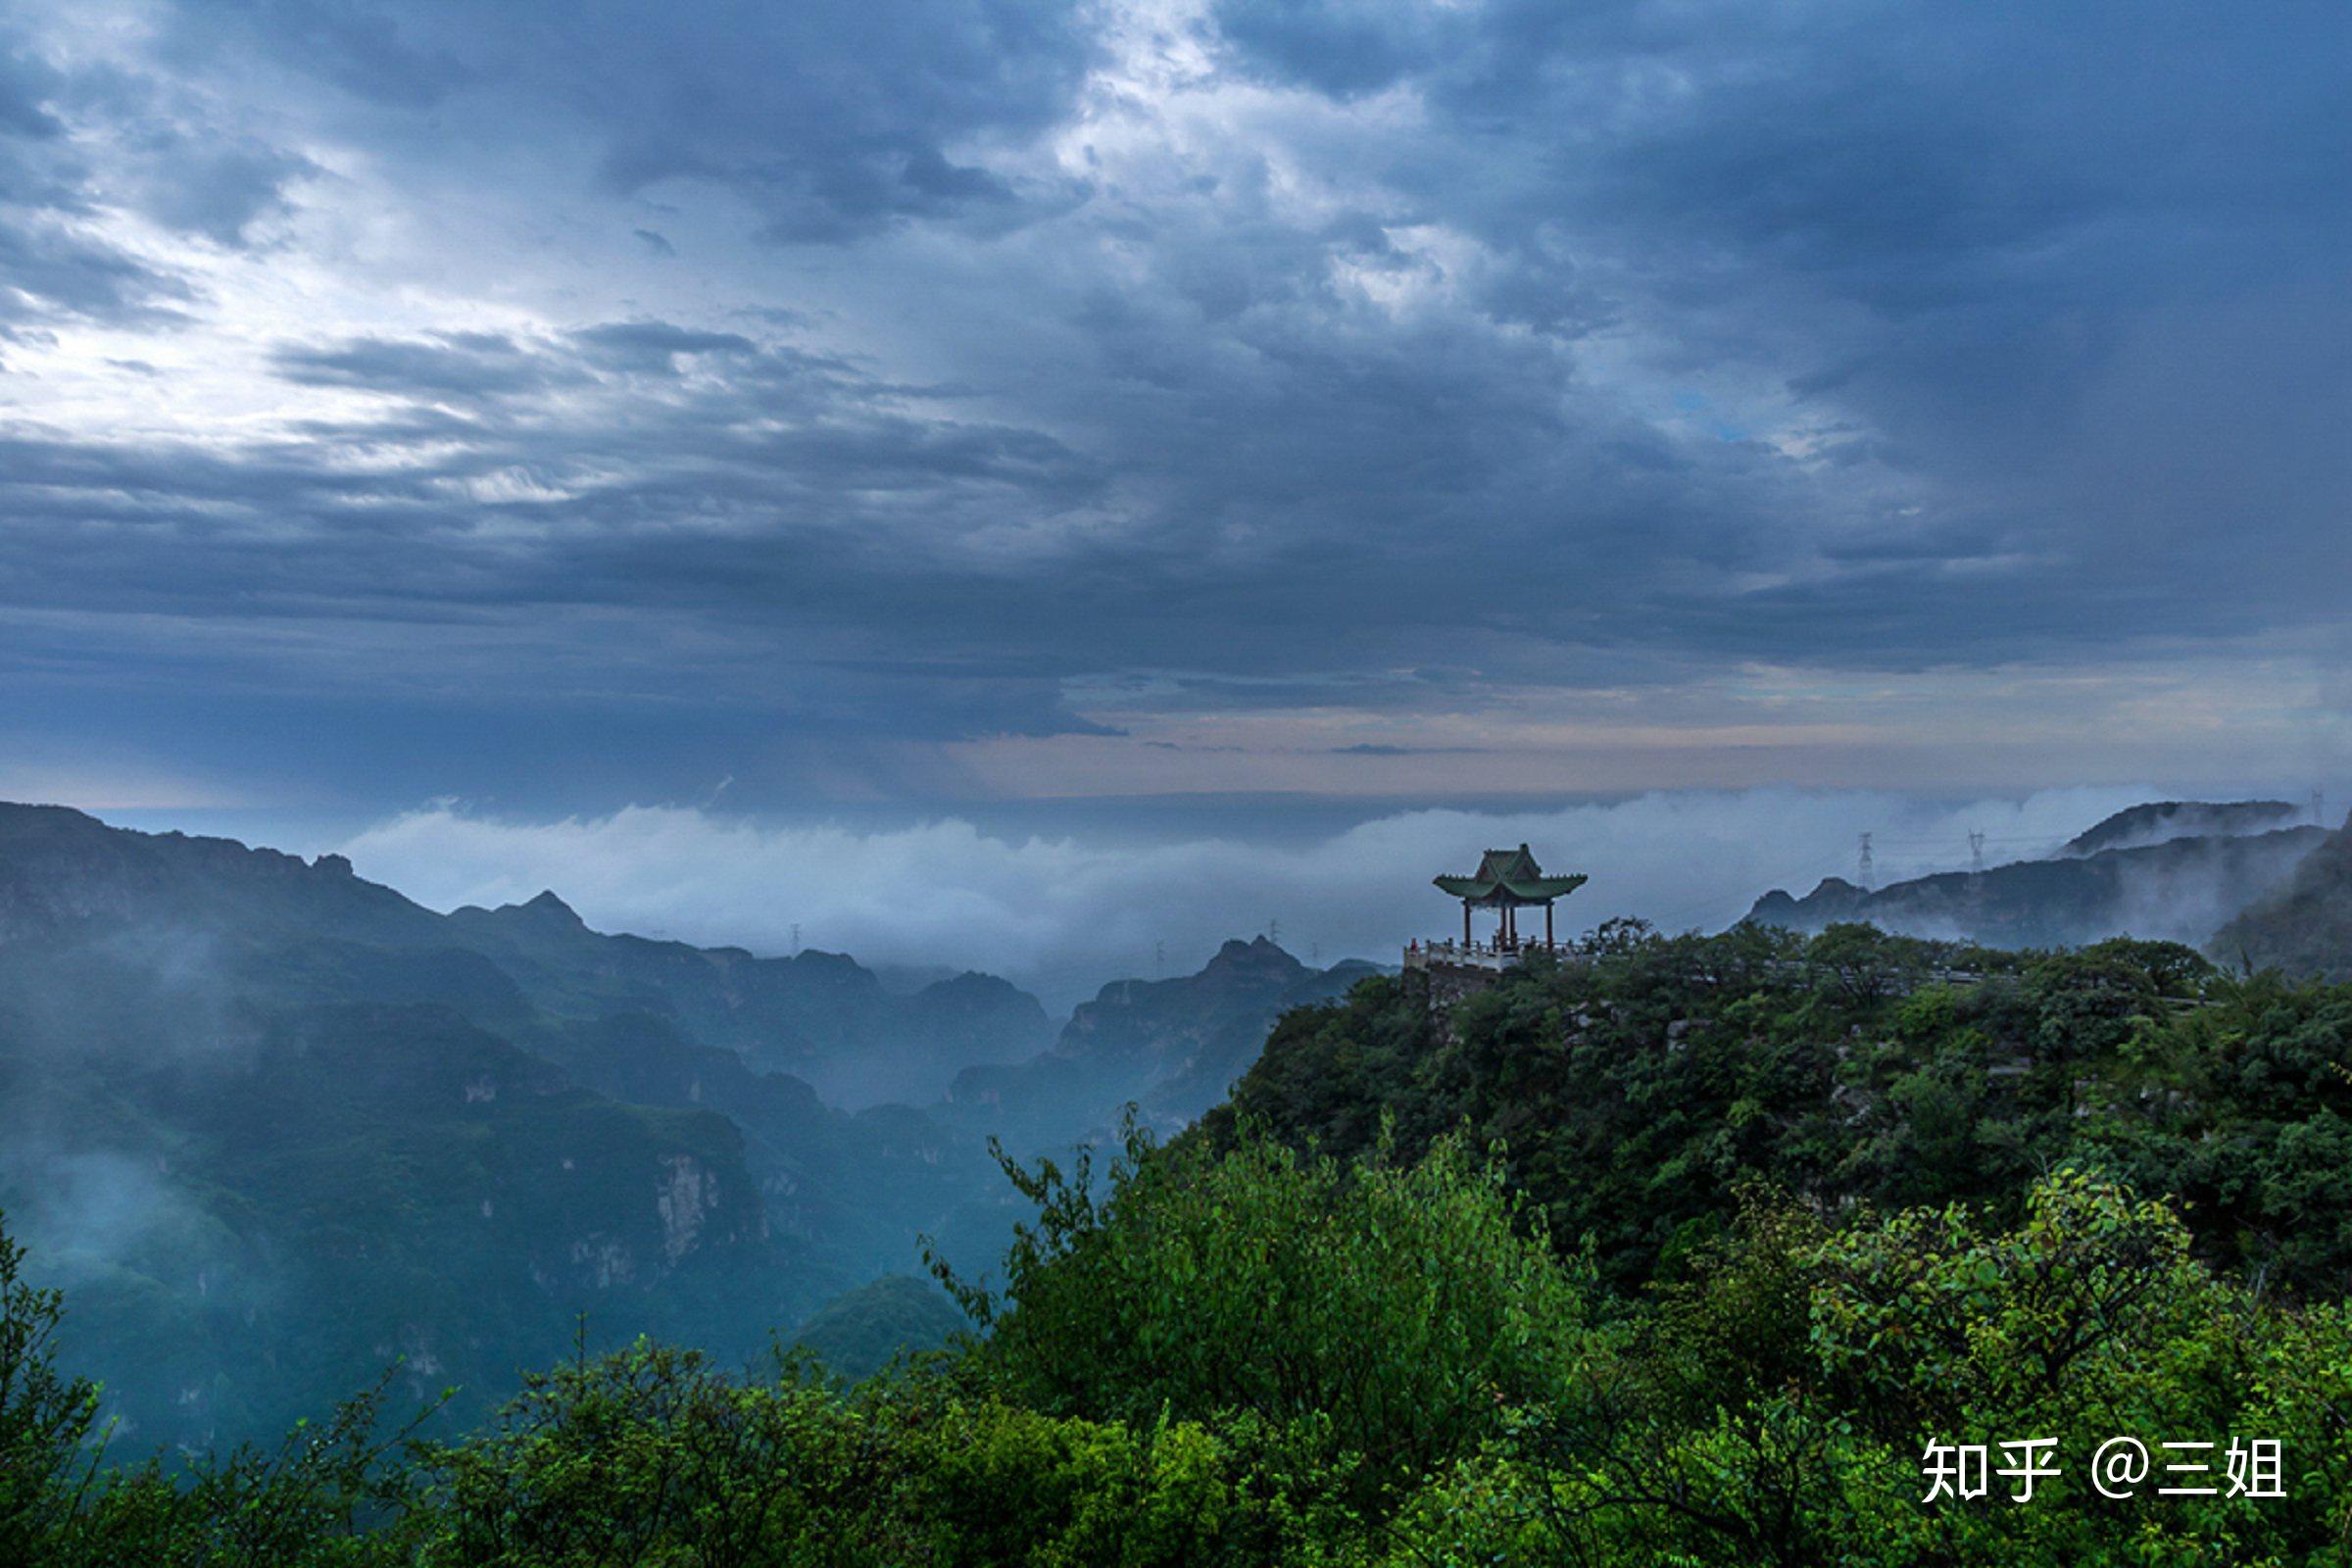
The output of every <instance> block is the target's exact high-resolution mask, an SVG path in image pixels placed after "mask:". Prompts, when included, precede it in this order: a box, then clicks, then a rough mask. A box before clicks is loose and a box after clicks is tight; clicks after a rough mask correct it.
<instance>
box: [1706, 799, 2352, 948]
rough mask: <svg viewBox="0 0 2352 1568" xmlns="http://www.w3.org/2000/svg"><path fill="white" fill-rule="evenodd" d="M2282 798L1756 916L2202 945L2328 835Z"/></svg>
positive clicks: (1765, 906)
mask: <svg viewBox="0 0 2352 1568" xmlns="http://www.w3.org/2000/svg"><path fill="white" fill-rule="evenodd" d="M2295 815H2296V809H2295V808H2293V807H2290V806H2288V805H2286V804H2285V803H2283V802H2278V801H2246V802H2229V803H2222V804H2213V803H2205V802H2180V801H2166V802H2157V803H2153V804H2150V805H2146V806H2137V807H2132V808H2131V809H2127V810H2124V811H2119V812H2116V813H2115V814H2114V815H2112V816H2109V817H2107V818H2106V819H2105V820H2103V821H2101V822H2099V823H2098V824H2096V825H2095V826H2093V827H2091V828H2090V829H2088V830H2087V831H2085V832H2083V833H2082V834H2080V835H2078V836H2077V837H2075V838H2074V839H2072V840H2070V841H2069V842H2068V843H2067V844H2066V845H2064V846H2063V847H2062V848H2061V849H2060V850H2059V851H2058V853H2057V855H2056V856H2054V857H2053V858H2048V859H2039V860H2017V861H2012V862H2010V863H2008V864H2006V865H1996V866H1991V867H1988V868H1986V869H1985V870H1984V871H1943V872H1937V873H1936V874H1934V875H1931V876H1924V877H1913V878H1910V879H1907V880H1904V881H1900V882H1893V883H1889V884H1888V885H1887V886H1886V887H1884V888H1878V889H1865V888H1861V887H1857V886H1856V885H1854V884H1853V883H1851V882H1848V881H1846V880H1844V879H1843V878H1841V877H1829V878H1825V879H1824V880H1823V881H1822V882H1821V883H1820V885H1819V886H1817V887H1815V888H1814V889H1813V891H1812V892H1811V893H1808V894H1807V895H1805V896H1804V897H1803V898H1801V899H1798V898H1792V897H1790V896H1789V894H1788V893H1787V892H1785V891H1783V890H1781V889H1778V888H1776V889H1774V890H1773V891H1771V892H1769V893H1767V894H1765V895H1764V896H1763V897H1762V898H1760V899H1758V900H1757V901H1756V902H1755V905H1754V906H1753V907H1751V908H1750V909H1749V910H1748V913H1747V916H1746V917H1747V918H1748V919H1750V920H1753V921H1755V922H1757V923H1758V924H1762V925H1775V926H1782V927H1786V928H1788V929H1789V930H1794V931H1803V932H1808V933H1818V932H1820V931H1822V930H1823V929H1825V928H1826V927H1828V926H1830V925H1833V924H1836V923H1838V922H1841V921H1864V922H1868V923H1869V924H1872V925H1876V926H1878V927H1880V928H1881V929H1883V930H1887V931H1892V932H1898V933H1901V934H1903V935H1906V936H1920V937H1934V938H1939V939H1945V940H1955V941H1968V942H1981V943H1984V944H1986V945H1988V946H1993V947H2007V948H2051V947H2082V946H2085V945H2087V944H2089V943H2092V942H2098V941H2101V940H2104V939H2105V938H2108V937H2113V936H2125V935H2130V936H2137V937H2148V938H2158V939H2164V940H2170V941H2177V942H2184V943H2187V944H2189V945H2190V946H2192V947H2193V946H2202V945H2203V944H2204V943H2205V942H2207V941H2208V940H2209V939H2210V938H2211V937H2212V936H2213V935H2214V933H2215V931H2216V930H2217V929H2218V928H2219V927H2220V926H2222V924H2223V923H2224V922H2225V921H2227V920H2229V919H2230V918H2231V917H2232V916H2233V915H2235V914H2236V913H2237V912H2238V911H2239V910H2241V909H2243V908H2245V907H2247V906H2248V905H2250V904H2253V903H2254V902H2256V901H2257V900H2259V899H2261V898H2263V897H2264V896H2265V895H2267V894H2269V893H2271V892H2272V891H2273V890H2274V889H2277V888H2278V887H2279V886H2281V885H2282V884H2283V883H2284V882H2285V881H2286V879H2287V878H2288V877H2289V876H2290V875H2292V874H2293V872H2294V870H2295V867H2296V866H2297V865H2298V864H2300V863H2301V862H2302V860H2303V858H2305V857H2306V856H2308V855H2310V854H2311V853H2312V852H2313V850H2314V849H2315V848H2317V847H2318V845H2319V844H2320V843H2321V842H2322V841H2323V840H2324V839H2325V838H2326V837H2327V832H2326V830H2325V829H2323V828H2320V827H2315V826H2284V827H2281V826H2266V824H2275V823H2278V822H2280V821H2290V822H2291V821H2292V819H2293V817H2294V816H2295Z"/></svg>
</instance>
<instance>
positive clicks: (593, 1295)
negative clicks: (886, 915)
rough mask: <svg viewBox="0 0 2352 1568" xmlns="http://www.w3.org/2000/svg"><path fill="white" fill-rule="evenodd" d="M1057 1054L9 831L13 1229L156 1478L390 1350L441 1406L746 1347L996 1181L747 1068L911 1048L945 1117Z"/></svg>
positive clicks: (6, 989)
mask: <svg viewBox="0 0 2352 1568" xmlns="http://www.w3.org/2000/svg"><path fill="white" fill-rule="evenodd" d="M909 1031H914V1032H917V1034H918V1038H915V1039H913V1040H911V1041H909V1039H908V1032H909ZM997 1031H1002V1033H1001V1034H999V1033H996V1032H997ZM1049 1033H1050V1031H1049V1030H1048V1029H1047V1027H1046V1025H1045V1020H1044V1015H1043V1012H1042V1010H1041V1009H1039V1008H1038V1005H1037V1004H1036V1002H1035V1000H1034V999H1031V998H1028V997H1026V996H1025V995H1023V994H1022V993H1019V992H1017V991H1014V990H1013V989H1012V988H1011V987H1009V986H1006V985H1005V984H1004V983H1003V982H1001V981H993V980H990V979H988V978H987V977H981V976H967V977H963V978H962V979H960V980H956V981H950V982H945V983H943V984H942V985H941V986H938V987H934V988H932V989H931V991H929V992H926V993H923V994H921V995H919V996H917V997H913V998H893V997H887V996H885V995H884V994H883V993H882V990H881V988H880V987H879V986H878V985H877V984H875V983H874V979H873V976H872V975H871V974H870V973H868V972H867V971H865V970H863V969H862V968H860V967H859V966H858V965H857V964H856V963H854V962H852V961H851V960H849V959H848V958H846V957H842V956H837V955H821V954H809V955H802V956H798V957H796V958H788V959H759V958H755V957H753V956H751V955H749V954H744V953H741V952H739V951H733V950H703V949H696V948H691V947H687V946H685V945H684V944H678V943H655V942H642V941H639V940H638V939H635V938H629V937H615V936H604V935H601V934H599V933H597V932H594V931H591V930H589V929H588V928H587V927H586V926H585V925H584V924H583V923H582V922H581V921H580V920H579V918H578V916H577V915H575V914H574V913H573V912H572V911H571V910H570V909H569V908H568V907H565V906H564V904H563V902H562V901H561V900H559V899H558V898H556V897H555V896H554V895H553V894H543V895H541V896H540V897H538V898H536V899H533V900H531V901H530V902H529V903H527V904H524V905H518V906H513V907H508V908H504V909H494V910H478V909H477V910H464V911H460V912H458V913H457V914H453V915H449V916H443V915H440V914H437V913H435V912H433V911H431V910H429V909H425V908H423V907H419V906H417V905H416V904H413V903H411V902H410V901H409V900H407V899H404V898H402V897H401V896H400V895H399V894H398V893H395V892H394V891H392V890H391V889H388V888H383V887H379V886H376V885H374V884H372V883H369V882H367V881H365V880H364V879H362V878H360V877H358V876H356V875H354V874H353V872H352V869H351V867H350V866H349V865H348V864H347V863H346V862H344V861H342V860H340V859H339V858H334V857H322V858H320V859H319V860H317V861H315V862H305V861H304V860H302V859H300V858H296V857H293V856H288V855H280V854H276V853H274V852H271V851H267V850H251V849H247V848H246V847H244V846H242V845H239V844H235V843H232V842H230V841H227V840H221V839H203V838H187V837H183V836H181V835H176V834H162V835H150V834H140V833H130V832H124V831H122V830H119V829H114V828H110V827H107V826H106V825H105V824H103V823H101V822H98V821H96V820H95V819H93V818H91V817H88V816H85V815H83V814H81V813H79V812H76V811H71V810H66V809H59V808H31V807H10V806H0V1209H5V1210H6V1211H7V1213H8V1216H9V1222H10V1226H11V1229H12V1230H13V1231H15V1232H16V1233H17V1234H18V1235H19V1236H20V1237H21V1238H22V1239H25V1240H26V1241H28V1242H31V1243H32V1244H34V1247H35V1251H36V1255H38V1256H40V1257H42V1258H44V1259H47V1260H49V1261H48V1265H47V1266H48V1267H49V1268H50V1269H51V1270H52V1274H53V1282H54V1283H59V1284H64V1285H68V1286H71V1287H72V1288H73V1294H74V1301H75V1312H74V1315H73V1320H72V1321H71V1322H70V1323H69V1326H68V1333H69V1334H70V1335H71V1336H73V1339H74V1340H75V1342H76V1346H77V1348H79V1349H81V1350H83V1351H86V1352H87V1353H86V1354H84V1355H82V1356H81V1358H80V1360H81V1364H83V1365H85V1366H87V1367H88V1368H89V1369H90V1370H91V1371H92V1372H94V1373H97V1374H99V1375H101V1376H103V1377H104V1378H105V1380H106V1382H107V1384H108V1386H109V1390H110V1395H109V1399H110V1413H112V1414H114V1415H117V1416H120V1417H122V1418H123V1419H124V1420H125V1421H126V1423H127V1425H126V1429H125V1435H126V1436H127V1437H130V1438H132V1439H134V1440H135V1441H136V1442H137V1443H138V1444H140V1445H146V1444H150V1443H168V1442H173V1441H187V1442H212V1441H218V1440H222V1439H225V1440H228V1441H234V1440H236V1439H239V1438H242V1437H245V1436H247V1435H250V1434H254V1433H258V1432H265V1431H276V1430H282V1429H283V1427H284V1426H285V1425H286V1424H287V1423H288V1422H290V1421H291V1420H293V1419H294V1418H295V1417H297V1416H300V1415H305V1414H314V1415H315V1414H317V1413H319V1410H321V1409H323V1408H324V1407H325V1406H326V1405H327V1404H328V1403H329V1402H331V1401H332V1400H333V1399H335V1398H339V1397H342V1396H343V1395H345V1394H347V1393H348V1392H349V1391H350V1390H352V1389H354V1388H358V1387H362V1386H365V1385H366V1384H367V1383H368V1381H369V1380H370V1379H371V1378H372V1377H373V1376H374V1375H375V1374H376V1373H377V1372H378V1371H380V1370H381V1369H382V1367H383V1366H384V1365H385V1364H387V1363H388V1362H389V1361H390V1360H392V1359H393V1358H394V1357H397V1356H406V1357H407V1358H408V1360H407V1363H406V1364H407V1366H408V1367H409V1368H410V1372H409V1373H407V1374H404V1376H410V1377H412V1378H413V1380H415V1389H414V1392H416V1393H417V1394H418V1395H419V1397H422V1396H423V1395H424V1394H426V1393H428V1392H437V1391H438V1389H439V1388H440V1387H441V1386H442V1385H443V1384H445V1383H449V1382H458V1383H462V1384H465V1385H466V1386H467V1387H468V1388H470V1389H474V1390H481V1391H490V1390H497V1389H503V1388H506V1387H508V1386H510V1384H511V1380H512V1374H513V1370H514V1368H515V1366H517V1365H524V1364H538V1363H544V1362H547V1361H550V1360H552V1359H555V1358H556V1357H558V1356H560V1355H561V1354H563V1353H564V1349H565V1348H566V1346H567V1345H568V1343H569V1339H570V1335H571V1332H572V1329H573V1326H574V1324H575V1322H576V1319H577V1314H579V1313H581V1312H586V1313H587V1314H588V1316H589V1319H590V1323H591V1329H592V1335H593V1336H594V1337H595V1338H597V1339H599V1340H600V1341H602V1340H605V1339H608V1338H619V1339H625V1338H627V1337H629V1336H630V1335H633V1334H635V1333H638V1332H655V1331H659V1332H662V1333H665V1334H669V1335H672V1336H674V1337H676V1338H678V1339H681V1340H685V1341H690V1342H693V1343H699V1344H705V1345H708V1346H710V1347H711V1348H712V1349H713V1350H714V1351H716V1352H717V1353H719V1354H721V1355H722V1357H733V1356H736V1355H738V1354H750V1353H752V1352H754V1351H756V1350H758V1349H759V1348H760V1347H761V1346H762V1345H763V1344H764V1343H765V1341H766V1337H767V1335H768V1334H769V1333H770V1332H771V1331H772V1330H773V1329H774V1328H775V1327H777V1326H778V1325H780V1324H785V1323H790V1322H792V1321H794V1320H795V1319H797V1318H798V1317H800V1316H801V1315H803V1314H804V1313H806V1312H807V1311H808V1310H809V1308H810V1307H812V1306H814V1305H815V1304H816V1303H817V1302H818V1301H821V1300H823V1299H826V1298H827V1297H830V1296H832V1295H834V1294H835V1293H837V1292H838V1291H840V1290H841V1289H843V1288H844V1287H847V1286H850V1285H853V1284H855V1283H857V1281H858V1280H859V1279H861V1278H864V1277H867V1276H868V1275H870V1274H871V1273H873V1272H875V1271H877V1269H878V1268H879V1267H899V1268H904V1267H906V1266H907V1265H909V1264H910V1263H912V1262H913V1261H914V1260H915V1256H916V1254H915V1249H914V1245H913V1240H912V1239H913V1236H914V1234H915V1233H916V1232H917V1231H918V1230H922V1229H926V1228H936V1227H937V1225H938V1222H939V1219H940V1216H942V1215H943V1214H945V1213H948V1212H949V1211H951V1210H952V1209H953V1208H954V1207H955V1205H956V1201H957V1198H958V1195H959V1194H961V1193H964V1192H967V1191H969V1190H971V1189H973V1188H975V1187H977V1186H980V1185H981V1184H983V1183H985V1182H988V1181H990V1180H992V1179H993V1178H994V1172H993V1168H992V1167H991V1166H990V1164H989V1162H988V1160H987V1157H986V1154H985V1152H984V1151H983V1150H982V1149H981V1147H980V1146H979V1140H978V1139H976V1138H973V1137H970V1136H968V1135H963V1134H959V1133H956V1132H954V1131H953V1130H951V1129H948V1128H946V1127H943V1126H941V1125H939V1124H937V1123H933V1122H930V1121H928V1120H927V1119H926V1118H924V1117H923V1116H921V1115H920V1114H919V1113H917V1112H912V1111H907V1112H904V1113H903V1114H902V1115H901V1116H900V1117H898V1118H896V1119H893V1118H889V1117H874V1116H857V1115H850V1114H846V1113H844V1112H842V1111H839V1110H835V1109H831V1108H828V1107H827V1106H826V1105H825V1104H823V1103H821V1102H820V1100H819V1097H818V1095H817V1093H816V1092H815V1091H814V1090H813V1089H812V1088H811V1087H810V1086H809V1084H808V1083H807V1082H805V1081H802V1080H800V1079H798V1078H795V1077H791V1076H787V1075H785V1074H781V1073H777V1072H773V1071H767V1070H763V1068H762V1066H761V1065H760V1063H761V1062H762V1061H769V1062H772V1061H774V1060H777V1059H783V1060H797V1061H809V1062H814V1063H817V1064H819V1065H823V1064H826V1063H829V1062H833V1061H837V1060H842V1059H848V1060H851V1061H861V1060H865V1059H866V1057H865V1056H864V1055H862V1054H873V1055H879V1056H884V1057H887V1056H888V1055H889V1054H891V1053H892V1052H894V1051H895V1050H897V1049H898V1048H899V1047H900V1046H901V1045H907V1046H908V1047H909V1053H908V1054H910V1055H913V1056H914V1057H915V1059H916V1060H917V1062H918V1064H919V1066H920V1069H921V1071H922V1072H923V1073H927V1074H928V1075H929V1076H930V1077H931V1078H932V1079H934V1080H935V1081H936V1084H940V1085H944V1083H945V1081H946V1079H947V1077H948V1076H949V1074H950V1072H951V1071H952V1070H953V1058H954V1054H956V1053H957V1052H964V1051H969V1052H974V1053H985V1052H986V1051H988V1050H990V1049H991V1048H992V1047H993V1049H995V1050H997V1051H999V1052H1003V1053H1012V1052H1033V1051H1034V1050H1036V1049H1038V1047H1039V1046H1040V1045H1042V1044H1043V1043H1044V1041H1045V1040H1046V1039H1047V1038H1048V1036H1049ZM925 1053H930V1054H925ZM943 1057H944V1058H946V1059H942V1058H943ZM967 1059H969V1058H967ZM978 1059H986V1057H985V1056H981V1057H979V1058H978ZM933 1092H934V1093H935V1092H936V1087H935V1088H934V1090H933ZM428 1367H429V1368H432V1369H434V1370H432V1371H430V1372H427V1371H426V1370H425V1369H426V1368H428ZM428 1384H429V1385H430V1389H429V1390H428V1389H427V1385H428ZM461 1402H462V1403H464V1402H465V1401H461ZM464 1413H478V1410H476V1409H472V1408H468V1409H467V1410H466V1411H465V1412H464Z"/></svg>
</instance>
